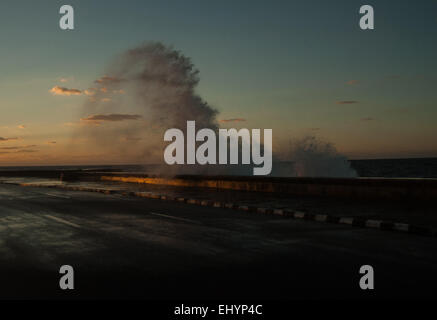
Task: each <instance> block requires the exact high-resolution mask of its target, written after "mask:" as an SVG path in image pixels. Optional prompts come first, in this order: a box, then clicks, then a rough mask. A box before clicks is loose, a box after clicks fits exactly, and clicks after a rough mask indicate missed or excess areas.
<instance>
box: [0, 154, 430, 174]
mask: <svg viewBox="0 0 437 320" xmlns="http://www.w3.org/2000/svg"><path fill="white" fill-rule="evenodd" d="M349 163H350V166H351V167H352V168H353V169H354V170H355V171H356V173H357V175H358V177H375V178H376V177H380V178H434V179H435V178H437V158H409V159H373V160H367V159H366V160H349ZM157 167H158V166H157V165H137V164H134V165H79V166H78V165H74V166H0V173H1V172H2V171H3V172H7V171H29V170H32V171H34V170H41V171H50V170H55V171H58V170H81V171H104V172H126V173H142V174H147V173H155V172H156V171H157ZM0 175H1V174H0Z"/></svg>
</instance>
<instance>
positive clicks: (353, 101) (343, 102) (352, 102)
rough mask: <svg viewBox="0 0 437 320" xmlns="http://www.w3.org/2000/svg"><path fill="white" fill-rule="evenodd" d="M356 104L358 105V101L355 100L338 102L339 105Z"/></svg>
mask: <svg viewBox="0 0 437 320" xmlns="http://www.w3.org/2000/svg"><path fill="white" fill-rule="evenodd" d="M354 103H358V101H355V100H344V101H337V104H354Z"/></svg>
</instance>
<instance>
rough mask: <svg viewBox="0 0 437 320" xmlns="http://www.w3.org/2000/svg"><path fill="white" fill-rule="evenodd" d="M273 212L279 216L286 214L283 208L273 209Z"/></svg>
mask: <svg viewBox="0 0 437 320" xmlns="http://www.w3.org/2000/svg"><path fill="white" fill-rule="evenodd" d="M273 214H277V215H279V216H283V215H284V210H282V209H275V210H273Z"/></svg>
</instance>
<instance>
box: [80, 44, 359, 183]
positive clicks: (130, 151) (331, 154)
mask: <svg viewBox="0 0 437 320" xmlns="http://www.w3.org/2000/svg"><path fill="white" fill-rule="evenodd" d="M107 72H108V73H107V74H108V75H106V76H103V77H101V78H100V79H98V80H96V81H95V83H94V85H93V87H92V88H89V89H88V90H86V91H85V94H86V95H88V99H87V102H86V103H85V105H84V108H83V112H82V117H83V118H82V125H81V126H79V128H80V130H79V131H78V132H77V134H78V135H79V136H85V137H86V139H87V140H94V142H95V145H94V147H95V150H97V151H98V153H99V154H101V155H102V157H103V159H105V160H107V159H108V157H113V158H115V159H116V161H115V162H119V163H144V164H163V151H164V148H165V146H166V144H165V143H164V141H163V136H164V132H165V131H166V130H167V129H169V128H179V129H181V130H182V131H186V121H187V120H195V121H196V127H197V128H210V129H213V130H217V129H218V127H219V126H218V123H217V118H216V117H217V114H218V112H217V110H215V109H214V108H212V107H211V106H209V105H208V103H207V102H206V101H204V100H203V99H202V98H201V97H200V96H199V95H198V94H197V93H196V91H195V90H196V87H197V85H198V83H199V72H198V70H197V69H196V68H195V67H194V65H193V63H192V62H191V60H190V59H189V58H187V57H186V56H184V55H183V54H182V53H181V52H179V51H177V50H174V49H173V48H172V47H169V46H165V45H164V44H162V43H159V42H150V43H145V44H143V45H141V46H139V47H136V48H134V49H131V50H128V51H126V52H124V53H123V54H121V55H120V56H118V57H117V58H116V59H115V60H114V61H113V62H112V63H111V64H110V65H109V67H108V70H107ZM278 155H281V160H284V161H287V162H288V163H292V166H291V167H290V166H289V165H287V166H285V167H286V168H285V170H284V167H282V168H280V167H281V166H279V165H278V166H276V167H277V169H276V170H275V165H273V175H275V176H337V177H353V176H356V174H355V172H354V171H353V170H352V169H351V168H350V165H349V163H348V162H347V160H346V158H345V157H344V156H342V155H341V154H339V153H338V152H337V151H336V150H335V148H334V147H333V146H332V145H331V144H329V143H325V142H322V141H319V140H317V139H316V138H314V137H306V138H303V139H300V140H294V141H293V142H291V143H290V144H289V145H288V146H285V148H281V149H280V150H278ZM276 160H278V159H276ZM274 161H275V159H274ZM112 162H114V161H112ZM210 167H211V166H180V165H179V166H160V167H158V169H157V171H155V172H154V173H160V174H162V173H165V174H170V175H172V174H179V173H198V174H209V173H212V174H243V175H244V174H251V172H252V169H251V168H242V167H239V168H236V167H235V166H229V165H228V166H221V168H218V167H219V166H212V167H215V168H214V169H212V170H211V169H210ZM187 169H188V170H187ZM150 170H151V169H150V168H149V169H148V171H150Z"/></svg>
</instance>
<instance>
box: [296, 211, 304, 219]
mask: <svg viewBox="0 0 437 320" xmlns="http://www.w3.org/2000/svg"><path fill="white" fill-rule="evenodd" d="M294 217H295V218H297V219H303V218H305V212H301V211H295V212H294Z"/></svg>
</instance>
